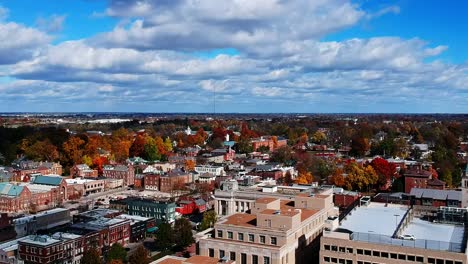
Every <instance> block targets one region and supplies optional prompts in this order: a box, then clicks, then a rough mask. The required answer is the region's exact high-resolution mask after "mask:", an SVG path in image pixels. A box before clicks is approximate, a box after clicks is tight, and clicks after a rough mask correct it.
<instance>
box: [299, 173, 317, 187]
mask: <svg viewBox="0 0 468 264" xmlns="http://www.w3.org/2000/svg"><path fill="white" fill-rule="evenodd" d="M313 180H314V177H313V176H312V173H310V172H308V171H302V172H299V175H298V176H297V178H296V183H298V184H311V183H312V181H313Z"/></svg>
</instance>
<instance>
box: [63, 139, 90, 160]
mask: <svg viewBox="0 0 468 264" xmlns="http://www.w3.org/2000/svg"><path fill="white" fill-rule="evenodd" d="M84 144H85V141H84V140H82V139H81V138H79V137H76V136H75V137H70V138H69V139H68V140H67V141H65V143H63V152H64V154H65V156H66V157H67V158H68V160H69V161H70V162H71V163H72V164H78V163H81V161H82V157H83V146H84Z"/></svg>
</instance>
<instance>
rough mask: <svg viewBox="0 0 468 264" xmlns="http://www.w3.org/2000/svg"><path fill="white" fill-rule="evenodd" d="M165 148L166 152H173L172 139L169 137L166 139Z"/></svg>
mask: <svg viewBox="0 0 468 264" xmlns="http://www.w3.org/2000/svg"><path fill="white" fill-rule="evenodd" d="M164 149H165V150H166V152H172V141H171V139H170V138H169V137H166V139H165V140H164Z"/></svg>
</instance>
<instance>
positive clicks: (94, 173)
mask: <svg viewBox="0 0 468 264" xmlns="http://www.w3.org/2000/svg"><path fill="white" fill-rule="evenodd" d="M70 176H72V177H73V178H97V177H98V170H93V169H91V168H90V167H89V166H88V165H86V164H77V165H75V166H73V167H72V168H71V169H70Z"/></svg>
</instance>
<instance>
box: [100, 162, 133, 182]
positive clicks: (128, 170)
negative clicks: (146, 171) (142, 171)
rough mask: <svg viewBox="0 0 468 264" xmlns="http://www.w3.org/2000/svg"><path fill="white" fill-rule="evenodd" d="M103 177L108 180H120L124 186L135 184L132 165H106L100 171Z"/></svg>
mask: <svg viewBox="0 0 468 264" xmlns="http://www.w3.org/2000/svg"><path fill="white" fill-rule="evenodd" d="M102 174H103V176H104V177H106V178H109V179H122V180H123V185H124V186H132V185H134V184H135V169H134V168H133V166H132V165H116V166H111V165H106V166H104V169H103V171H102Z"/></svg>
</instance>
